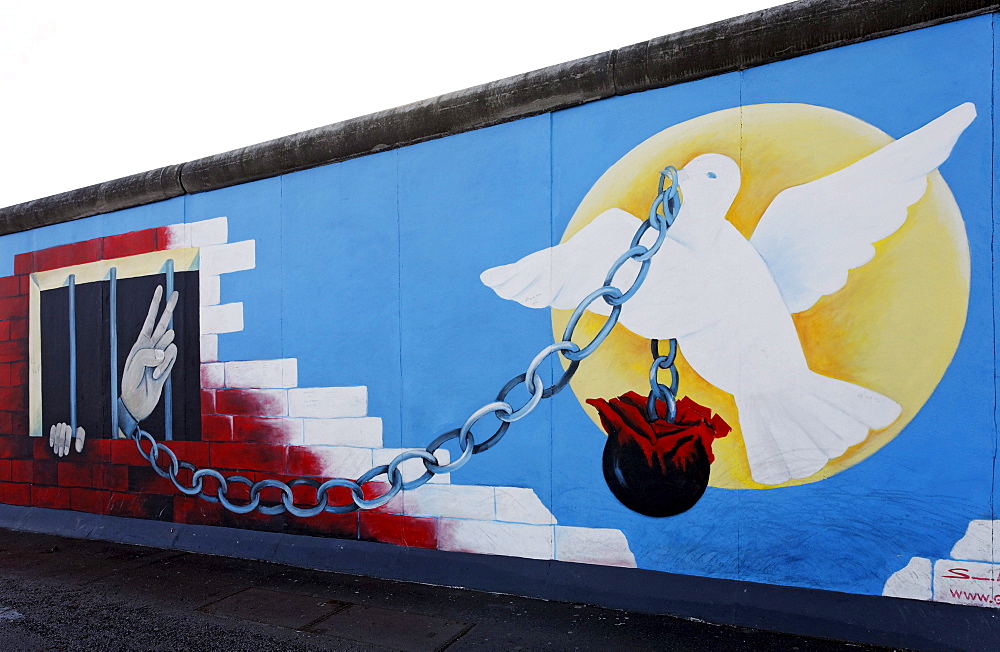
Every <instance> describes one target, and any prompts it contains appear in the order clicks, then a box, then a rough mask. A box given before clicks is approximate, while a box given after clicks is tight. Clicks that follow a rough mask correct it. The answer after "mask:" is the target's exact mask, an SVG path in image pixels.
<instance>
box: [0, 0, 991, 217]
mask: <svg viewBox="0 0 1000 652" xmlns="http://www.w3.org/2000/svg"><path fill="white" fill-rule="evenodd" d="M998 9H1000V3H995V2H985V1H983V0H801V1H800V2H793V3H790V4H787V5H782V6H779V7H774V8H771V9H766V10H763V11H758V12H755V13H751V14H747V15H745V16H739V17H736V18H732V19H729V20H725V21H721V22H717V23H713V24H711V25H705V26H703V27H697V28H694V29H690V30H686V31H682V32H678V33H676V34H672V35H669V36H662V37H659V38H655V39H652V40H650V41H646V42H643V43H637V44H635V45H630V46H627V47H623V48H619V49H617V50H611V51H608V52H602V53H600V54H595V55H593V56H590V57H585V58H582V59H577V60H575V61H570V62H567V63H563V64H559V65H555V66H550V67H548V68H543V69H541V70H536V71H533V72H529V73H525V74H522V75H516V76H513V77H508V78H506V79H501V80H498V81H494V82H490V83H487V84H483V85H481V86H476V87H473V88H468V89H465V90H461V91H456V92H454V93H448V94H445V95H441V96H438V97H434V98H430V99H427V100H423V101H421V102H415V103H413V104H408V105H405V106H401V107H398V108H395V109H389V110H386V111H380V112H377V113H372V114H369V115H366V116H362V117H359V118H354V119H351V120H345V121H343V122H339V123H336V124H331V125H327V126H324V127H318V128H316V129H311V130H308V131H303V132H300V133H297V134H292V135H290V136H285V137H283V138H278V139H275V140H270V141H267V142H263V143H258V144H256V145H250V146H247V147H243V148H240V149H236V150H232V151H229V152H224V153H221V154H216V155H214V156H209V157H206V158H201V159H197V160H194V161H189V162H186V163H182V164H179V165H169V166H166V167H163V168H160V169H157V170H150V171H148V172H142V173H139V174H134V175H132V176H128V177H123V178H120V179H115V180H112V181H106V182H104V183H99V184H95V185H92V186H87V187H85V188H79V189H77V190H71V191H69V192H64V193H60V194H57V195H51V196H49V197H43V198H41V199H36V200H33V201H29V202H24V203H22V204H17V205H14V206H9V207H6V208H0V235H2V234H7V233H15V232H18V231H26V230H29V229H34V228H37V227H41V226H47V225H51V224H58V223H61V222H68V221H70V220H75V219H80V218H83V217H89V216H92V215H99V214H102V213H109V212H112V211H117V210H121V209H124V208H130V207H133V206H141V205H144V204H150V203H153V202H157V201H161V200H165V199H170V198H172V197H178V196H181V195H185V194H193V193H199V192H205V191H209V190H215V189H219V188H225V187H228V186H234V185H237V184H241V183H246V182H250V181H256V180H259V179H266V178H268V177H274V176H278V175H281V174H286V173H289V172H295V171H298V170H305V169H309V168H313V167H317V166H320V165H326V164H329V163H335V162H337V161H343V160H347V159H350V158H355V157H358V156H363V155H366V154H372V153H375V152H379V151H384V150H390V149H394V148H397V147H403V146H406V145H412V144H414V143H419V142H422V141H426V140H431V139H435V138H441V137H444V136H449V135H453V134H458V133H462V132H466V131H471V130H474V129H480V128H482V127H488V126H492V125H497V124H501V123H504V122H509V121H512V120H517V119H519V118H525V117H528V116H532V115H537V114H541V113H546V112H549V111H556V110H559V109H565V108H568V107H572V106H576V105H580V104H585V103H587V102H593V101H595V100H600V99H604V98H608V97H612V96H616V95H627V94H629V93H636V92H639V91H644V90H649V89H654V88H661V87H664V86H671V85H673V84H679V83H682V82H688V81H692V80H696V79H701V78H704V77H710V76H713V75H717V74H720V73H725V72H732V71H737V70H743V69H746V68H750V67H754V66H759V65H762V64H766V63H770V62H775V61H781V60H785V59H790V58H793V57H797V56H801V55H804V54H809V53H812V52H817V51H821V50H826V49H830V48H835V47H840V46H844V45H849V44H851V43H858V42H862V41H868V40H872V39H876V38H881V37H885V36H890V35H892V34H898V33H902V32H907V31H910V30H915V29H920V28H923V27H928V26H931V25H935V24H939V23H944V22H949V21H954V20H959V19H962V18H968V17H971V16H975V15H979V14H984V13H990V12H994V11H997V10H998Z"/></svg>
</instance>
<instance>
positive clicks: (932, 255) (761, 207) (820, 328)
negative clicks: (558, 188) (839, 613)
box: [552, 104, 969, 489]
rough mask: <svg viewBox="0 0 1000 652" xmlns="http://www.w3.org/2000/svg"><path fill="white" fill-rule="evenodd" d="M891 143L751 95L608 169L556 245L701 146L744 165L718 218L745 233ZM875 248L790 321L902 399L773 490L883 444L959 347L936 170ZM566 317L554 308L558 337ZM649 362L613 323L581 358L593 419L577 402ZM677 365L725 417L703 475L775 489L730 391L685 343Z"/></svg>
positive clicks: (640, 379) (637, 387) (645, 194)
mask: <svg viewBox="0 0 1000 652" xmlns="http://www.w3.org/2000/svg"><path fill="white" fill-rule="evenodd" d="M890 142H892V138H891V137H890V136H888V135H887V134H885V133H883V132H882V131H880V130H879V129H876V128H875V127H873V126H871V125H869V124H868V123H866V122H863V121H862V120H859V119H857V118H855V117H853V116H849V115H847V114H845V113H841V112H839V111H834V110H832V109H827V108H822V107H817V106H810V105H804V104H761V105H754V106H744V107H737V108H733V109H727V110H724V111H719V112H716V113H711V114H708V115H704V116H701V117H698V118H695V119H693V120H689V121H687V122H683V123H681V124H678V125H675V126H673V127H670V128H668V129H665V130H664V131H661V132H660V133H658V134H656V135H654V136H652V137H651V138H649V139H648V140H646V141H644V142H643V143H641V144H639V145H638V146H637V147H635V148H634V149H633V150H632V151H630V152H629V153H628V154H626V155H625V156H624V157H622V158H621V159H620V160H619V161H618V162H617V163H615V164H614V165H613V166H611V167H610V168H609V169H608V170H607V172H605V173H604V174H603V175H602V176H601V178H600V179H598V180H597V182H596V183H595V184H594V185H593V187H592V188H591V189H590V191H589V192H588V193H587V195H586V196H585V197H584V198H583V201H582V202H581V203H580V206H579V207H578V208H577V210H576V212H575V213H574V215H573V218H572V219H571V220H570V222H569V225H568V226H567V227H566V231H565V233H564V234H563V242H565V241H566V240H567V239H569V238H570V237H572V236H573V235H574V234H575V233H576V232H578V231H579V230H580V229H582V228H583V227H584V226H586V225H587V224H589V223H590V222H591V221H592V220H593V219H594V218H595V217H597V216H598V215H600V214H601V213H602V212H604V211H605V210H607V209H609V208H621V209H624V210H626V211H628V212H629V213H631V214H633V215H635V216H637V217H645V215H646V213H647V211H648V210H649V205H650V203H651V202H652V201H653V199H654V198H655V197H656V189H657V182H658V180H659V171H660V170H661V169H663V167H665V166H667V165H673V166H675V167H677V168H681V167H683V166H684V165H686V164H687V162H688V161H690V160H691V159H693V158H694V157H696V156H699V155H701V154H708V153H718V154H725V155H726V156H729V157H730V158H732V159H733V160H735V161H737V162H738V163H739V165H740V169H741V173H742V186H741V188H740V192H739V195H738V196H737V197H736V200H735V201H734V202H733V205H732V207H731V208H730V209H729V212H728V214H727V216H726V217H727V219H728V220H729V221H730V222H732V223H733V224H734V225H735V226H736V228H737V229H738V230H739V231H740V232H741V233H742V234H743V235H744V236H746V237H748V238H749V237H750V235H751V234H752V233H753V230H754V229H755V228H756V226H757V222H758V221H759V220H760V218H761V215H763V213H764V211H765V209H766V208H767V207H768V205H769V204H770V203H771V201H772V200H773V199H774V197H775V196H776V195H777V194H778V193H779V192H781V191H782V190H784V189H785V188H789V187H791V186H795V185H799V184H802V183H806V182H809V181H812V180H814V179H818V178H820V177H823V176H825V175H827V174H830V173H832V172H835V171H837V170H840V169H842V168H844V167H846V166H848V165H850V164H851V163H854V162H855V161H858V160H859V159H861V158H863V157H865V156H867V155H868V154H871V153H872V152H873V151H875V150H877V149H879V148H880V147H883V146H885V145H886V144H888V143H890ZM681 192H682V193H683V185H682V187H681ZM681 215H682V216H683V209H682V213H681ZM638 224H639V222H638V221H637V222H636V226H637V227H638ZM875 249H876V255H875V258H874V259H873V260H872V261H871V262H869V263H868V264H866V265H864V266H863V267H860V268H858V269H855V270H852V271H851V272H850V274H849V276H848V281H847V285H846V286H844V288H842V289H841V290H840V291H838V292H836V293H834V294H832V295H827V296H825V297H822V298H821V299H820V300H819V301H818V302H817V303H816V305H814V306H813V307H811V308H809V309H808V310H806V311H804V312H801V313H798V314H795V315H793V319H794V322H795V327H796V329H797V330H798V334H799V339H800V340H801V342H802V348H803V351H804V352H805V355H806V360H807V361H808V363H809V367H810V368H811V369H812V370H813V371H815V372H817V373H820V374H823V375H826V376H830V377H832V378H839V379H841V380H846V381H849V382H852V383H857V384H859V385H861V386H863V387H868V388H870V389H873V390H875V391H877V392H880V393H882V394H884V395H886V396H888V397H890V398H892V399H894V400H895V401H897V402H898V403H899V404H900V405H901V406H902V408H903V411H902V415H901V416H900V417H899V418H898V419H897V420H896V421H895V422H894V423H893V424H892V425H891V426H890V427H888V428H886V429H885V430H880V431H877V432H872V433H870V434H869V436H868V438H867V439H866V440H865V441H863V442H861V443H860V444H858V445H856V446H853V447H851V448H849V449H848V450H847V452H846V453H845V454H844V455H842V456H841V457H839V458H836V459H834V460H831V461H830V462H829V463H828V464H827V465H826V466H825V467H824V468H823V469H821V470H820V471H818V472H817V473H815V474H813V475H811V476H809V477H808V478H803V479H800V480H791V481H789V482H786V483H784V484H781V485H775V486H777V487H784V486H792V485H799V484H806V483H810V482H815V481H817V480H822V479H824V478H828V477H830V476H832V475H835V474H836V473H839V472H840V471H842V470H844V469H846V468H849V467H851V466H853V465H855V464H857V463H858V462H860V461H861V460H864V459H866V458H867V457H869V456H870V455H872V454H873V453H875V452H876V451H878V450H879V449H880V448H882V447H883V446H885V445H886V444H887V443H888V442H889V441H891V440H892V439H893V438H894V437H895V436H896V435H897V434H899V432H900V431H901V430H902V429H903V428H904V427H905V426H906V424H907V423H909V421H910V420H911V419H912V418H913V417H914V415H916V413H917V412H918V411H919V410H920V408H921V407H922V406H923V404H924V403H925V402H926V401H927V399H928V397H929V396H930V395H931V393H932V392H933V391H934V388H935V387H936V386H937V383H938V382H939V381H940V380H941V376H942V375H943V374H944V371H945V369H946V368H947V367H948V364H949V363H950V362H951V359H952V356H953V355H954V353H955V349H956V348H957V346H958V341H959V338H960V337H961V335H962V330H963V328H964V326H965V315H966V309H967V307H968V299H969V245H968V241H967V239H966V234H965V226H964V223H963V221H962V216H961V213H960V212H959V210H958V206H957V205H956V203H955V200H954V198H953V197H952V195H951V191H950V190H949V189H948V185H947V184H946V183H945V182H944V180H943V179H942V178H941V176H940V174H938V173H937V172H934V173H932V174H931V175H930V177H929V185H928V189H927V193H926V194H925V195H924V197H923V198H922V199H921V200H920V201H919V202H917V203H916V204H914V205H913V206H911V207H910V209H909V216H908V218H907V220H906V223H905V224H904V225H903V226H902V227H901V228H900V229H899V230H898V231H897V232H896V233H894V234H893V235H891V236H890V237H888V238H886V239H885V240H882V241H881V242H878V243H876V245H875ZM654 264H655V259H654ZM570 314H571V311H568V310H553V311H552V328H553V333H554V334H555V337H556V338H557V341H558V339H560V338H561V336H562V333H563V329H564V327H565V325H566V321H567V320H568V319H569V315H570ZM603 323H604V318H603V317H599V316H597V315H595V314H593V313H589V312H588V313H586V314H585V315H584V317H583V319H582V320H581V322H580V326H579V327H578V328H577V330H576V334H575V335H574V340H575V341H578V342H582V343H585V342H588V341H590V338H591V337H593V336H594V335H595V334H596V333H597V330H598V329H599V328H600V326H601V325H602V324H603ZM664 344H665V343H664ZM665 348H666V347H665V345H664V346H663V349H664V350H665ZM651 360H652V359H651V357H650V350H649V340H646V339H643V338H641V337H639V336H638V335H636V334H634V333H632V332H631V331H629V330H628V329H627V328H625V327H624V326H622V325H621V324H619V325H617V326H615V328H614V330H613V331H612V332H611V335H610V336H609V337H608V339H607V341H606V342H605V343H604V345H603V346H601V347H600V348H599V349H598V350H597V352H596V353H594V354H593V355H592V356H590V357H589V358H588V359H587V360H586V361H584V362H583V364H581V366H580V368H579V371H578V372H577V374H576V376H575V377H574V378H573V380H572V388H573V391H574V393H575V394H576V397H577V399H578V400H579V401H580V403H581V405H583V408H584V410H586V411H587V413H588V415H589V416H590V418H591V419H592V420H593V421H594V423H595V424H597V425H598V427H600V420H599V418H598V416H597V411H596V410H595V409H594V408H592V407H590V406H588V405H586V404H585V403H584V401H585V400H586V399H588V398H611V397H614V396H619V395H621V394H624V393H625V392H627V391H629V390H633V391H637V392H639V393H641V394H647V393H648V392H649V381H648V374H649V364H650V362H651ZM677 368H678V371H679V373H680V378H681V382H680V394H681V396H684V395H686V396H690V397H691V398H692V399H694V400H695V401H697V402H698V403H701V404H702V405H705V406H708V407H710V408H711V409H712V410H713V411H715V412H716V413H718V414H720V415H721V416H722V417H723V418H724V419H725V420H726V422H727V423H729V424H730V425H731V426H733V432H732V433H731V434H730V435H729V436H728V437H726V438H724V439H718V440H716V442H715V446H714V452H715V455H716V461H715V463H714V464H712V473H711V481H710V484H711V485H712V486H714V487H724V488H731V489H736V488H755V489H769V488H772V486H771V485H762V484H759V483H756V482H754V481H753V480H752V479H751V477H750V468H749V466H748V463H747V458H746V452H745V450H744V446H743V437H742V434H741V432H740V426H739V418H738V414H737V410H736V405H735V403H734V402H733V398H732V396H731V395H729V394H727V393H725V392H723V391H721V390H719V389H717V388H716V387H714V386H712V385H710V384H709V383H707V382H705V381H704V380H703V379H702V378H701V377H700V376H698V374H697V373H696V372H695V371H694V370H693V369H692V368H691V367H690V366H689V365H688V364H687V363H686V362H685V360H684V358H683V351H681V355H680V358H679V362H678V364H677Z"/></svg>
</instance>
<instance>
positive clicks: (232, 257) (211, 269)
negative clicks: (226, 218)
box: [198, 240, 257, 276]
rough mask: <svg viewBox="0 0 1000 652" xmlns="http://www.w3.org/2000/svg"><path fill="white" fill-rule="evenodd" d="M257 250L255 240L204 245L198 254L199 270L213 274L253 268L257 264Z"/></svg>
mask: <svg viewBox="0 0 1000 652" xmlns="http://www.w3.org/2000/svg"><path fill="white" fill-rule="evenodd" d="M255 252H256V247H255V242H254V241H253V240H241V241H240V242H233V243H231V244H220V245H212V246H210V247H202V248H201V251H200V252H199V254H198V255H199V262H198V271H199V273H201V274H205V275H206V276H212V275H213V274H216V275H217V274H228V273H230V272H239V271H243V270H245V269H253V268H254V267H255V266H256V264H257V262H256V254H255Z"/></svg>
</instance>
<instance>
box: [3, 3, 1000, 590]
mask: <svg viewBox="0 0 1000 652" xmlns="http://www.w3.org/2000/svg"><path fill="white" fill-rule="evenodd" d="M992 27H993V25H992V20H991V19H990V17H980V18H972V19H967V20H962V21H958V22H955V23H950V24H946V25H939V26H935V27H931V28H926V29H921V30H918V31H915V32H912V33H907V34H903V35H898V36H892V37H888V38H883V39H879V40H877V41H872V42H868V43H864V44H858V45H852V46H849V47H843V48H837V49H835V50H831V51H827V52H821V53H816V54H812V55H809V56H804V57H799V58H796V59H793V60H789V61H784V62H780V63H776V64H773V65H769V66H766V67H762V68H755V69H751V70H746V71H741V72H739V73H733V74H727V75H720V76H718V77H713V78H709V79H703V80H699V81H696V82H691V83H685V84H679V85H676V86H673V87H669V88H662V89H657V90H650V91H644V92H641V93H635V94H632V95H628V96H622V97H614V98H609V99H606V100H601V101H595V102H591V103H589V104H585V105H582V106H577V107H573V108H570V109H566V110H562V111H558V112H554V113H549V114H544V115H537V116H533V117H529V118H524V119H520V120H516V121H513V122H510V123H506V124H501V125H497V126H494V127H490V128H484V129H480V130H476V131H472V132H468V133H462V134H458V135H453V136H448V137H445V138H439V139H436V140H431V141H428V142H423V143H419V144H416V145H412V146H408V147H402V148H399V149H395V150H391V151H384V152H380V153H377V154H373V155H369V156H363V157H359V158H356V159H352V160H348V161H344V162H341V163H336V164H332V165H327V166H323V167H318V168H314V169H309V170H303V171H299V172H295V173H291V174H287V175H284V176H281V177H275V178H270V179H264V180H261V181H255V182H252V183H246V184H242V185H239V186H233V187H229V188H223V189H221V190H213V191H209V192H204V193H199V194H192V195H186V196H183V197H179V198H176V199H172V200H168V201H163V202H158V203H155V204H150V205H147V206H140V207H136V208H131V209H128V210H124V211H118V212H116V213H112V214H108V215H99V216H95V217H89V218H84V219H80V220H75V221H71V222H66V223H62V224H57V225H54V226H47V227H44V228H40V229H35V230H32V231H25V232H21V233H14V234H10V235H5V236H2V237H0V501H2V502H4V503H8V504H12V505H23V506H31V507H37V508H45V509H52V510H69V511H76V512H91V513H95V514H101V515H110V516H119V517H127V518H130V519H156V520H161V521H168V522H171V523H178V524H185V525H206V526H217V527H222V528H241V529H253V530H264V531H269V532H283V533H289V534H294V535H302V536H317V537H333V538H340V539H354V540H361V541H367V542H372V543H373V544H374V543H381V544H388V545H397V546H409V547H415V548H426V549H432V550H441V551H455V552H464V553H475V554H488V555H506V556H511V557H525V558H532V559H544V560H556V561H565V562H575V563H587V564H603V565H615V566H626V567H638V568H644V569H650V570H654V571H664V572H670V573H678V574H687V575H696V576H703V577H715V578H729V579H739V580H745V581H750V582H759V583H768V584H779V585H790V586H801V587H809V588H820V589H827V590H832V591H841V592H849V593H856V594H867V595H882V594H884V595H892V596H898V597H907V598H913V599H923V600H942V601H951V602H958V603H961V604H975V605H979V606H989V607H996V606H997V605H998V604H1000V602H998V601H997V600H996V595H995V594H996V593H997V591H996V589H995V588H992V587H994V586H1000V584H997V582H996V581H995V580H996V579H997V578H998V577H1000V575H998V572H1000V558H998V557H997V551H996V549H995V548H996V546H992V545H991V544H990V543H989V542H990V541H992V540H993V539H995V538H996V531H997V523H998V522H1000V518H998V516H1000V515H997V514H996V513H995V511H994V507H993V506H994V505H995V504H996V498H997V496H998V494H997V488H996V486H995V483H994V481H993V478H995V477H996V471H997V470H998V468H997V466H996V461H995V456H994V455H993V451H994V450H995V447H996V443H997V434H996V430H995V426H994V404H995V403H994V398H995V380H994V376H995V374H994V372H995V360H994V356H995V354H994V351H995V346H994V344H995V332H994V327H993V322H994V319H993V310H994V308H993V297H992V279H993V268H992V261H993V257H994V256H993V249H992V247H993V241H994V239H993V237H992V235H993V222H994V218H993V204H992V198H993V179H992V161H993V156H994V152H993V149H992V148H993V142H994V139H993V135H992V132H993V129H994V123H993V120H994V118H993V114H994V111H993V110H992V109H993V95H992V94H993V82H992V79H991V78H990V71H991V70H992V69H993V68H992V60H993V59H992V58H993V30H992ZM926 52H935V53H937V54H936V56H934V57H926V56H917V55H918V54H922V53H926ZM987 64H989V65H987ZM927 80H936V81H935V83H933V84H931V83H928V81H927ZM525 307H527V308H532V310H526V309H525ZM990 537H992V539H991V538H990ZM956 542H959V543H958V544H956Z"/></svg>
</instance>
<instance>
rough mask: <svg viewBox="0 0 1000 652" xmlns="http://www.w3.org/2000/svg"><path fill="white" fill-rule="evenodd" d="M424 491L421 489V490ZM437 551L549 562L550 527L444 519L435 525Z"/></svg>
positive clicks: (551, 542)
mask: <svg viewBox="0 0 1000 652" xmlns="http://www.w3.org/2000/svg"><path fill="white" fill-rule="evenodd" d="M452 486H457V485H452ZM427 488H428V487H421V490H422V489H427ZM418 491H419V490H418ZM407 513H409V512H407ZM438 548H439V549H440V550H453V551H457V552H475V553H480V554H487V555H507V556H509V557H528V558H530V559H552V550H553V536H552V526H551V525H524V524H522V523H500V522H498V521H462V520H453V519H448V518H443V519H441V520H440V521H438Z"/></svg>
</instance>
